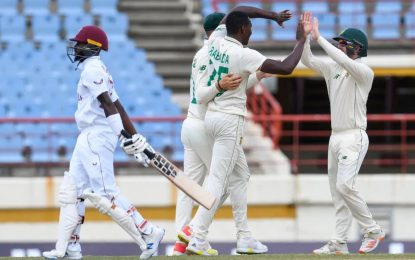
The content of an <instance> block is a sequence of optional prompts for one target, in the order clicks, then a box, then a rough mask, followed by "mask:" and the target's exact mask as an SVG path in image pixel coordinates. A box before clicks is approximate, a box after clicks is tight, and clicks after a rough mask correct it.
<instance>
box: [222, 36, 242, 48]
mask: <svg viewBox="0 0 415 260" xmlns="http://www.w3.org/2000/svg"><path fill="white" fill-rule="evenodd" d="M224 39H225V40H227V41H230V42H233V43H235V44H237V45H239V46H241V47H242V48H243V47H244V46H243V45H242V43H241V42H239V41H238V40H237V39H235V38H232V37H229V36H225V38H224Z"/></svg>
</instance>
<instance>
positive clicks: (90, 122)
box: [43, 26, 164, 259]
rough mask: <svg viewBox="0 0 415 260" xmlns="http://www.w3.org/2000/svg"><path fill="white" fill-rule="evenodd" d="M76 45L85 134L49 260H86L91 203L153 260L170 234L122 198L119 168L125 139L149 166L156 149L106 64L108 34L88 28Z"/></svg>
mask: <svg viewBox="0 0 415 260" xmlns="http://www.w3.org/2000/svg"><path fill="white" fill-rule="evenodd" d="M70 43H71V44H70V46H68V48H67V54H68V57H69V59H70V60H71V61H72V62H73V63H74V62H77V63H78V67H77V68H79V70H80V79H79V82H78V86H77V95H78V108H77V110H76V113H75V120H76V123H77V126H78V128H79V130H80V134H79V136H78V139H77V141H76V145H75V148H74V151H73V154H72V158H71V161H70V164H69V171H68V172H65V175H64V177H63V182H62V185H61V187H60V189H59V194H58V199H59V202H60V204H61V207H60V216H59V225H58V240H57V242H56V247H55V249H53V250H51V251H46V252H43V256H44V257H45V258H47V259H61V258H64V259H82V253H81V245H80V243H79V239H80V231H81V224H82V223H83V222H84V213H85V206H84V200H85V199H89V200H90V201H91V203H92V204H93V205H94V206H95V207H96V208H97V209H98V210H99V211H100V212H101V213H104V214H107V215H109V216H110V217H111V218H112V219H113V220H114V221H115V222H116V223H117V224H118V225H119V226H120V227H121V228H122V229H123V230H124V231H126V232H127V233H128V234H129V235H130V236H131V237H132V238H133V240H134V242H136V243H137V244H138V245H139V247H140V248H141V250H142V253H141V255H140V258H141V259H148V258H150V257H151V256H152V255H153V254H155V253H156V252H157V248H158V245H159V243H160V241H161V239H162V238H163V236H164V229H163V228H160V227H158V226H155V225H153V224H151V223H150V222H149V221H147V220H145V219H144V218H143V217H142V216H141V214H140V213H139V212H138V211H137V209H136V208H135V207H134V206H133V205H132V204H131V203H130V202H129V200H128V199H127V198H125V197H124V196H122V195H121V194H120V190H119V188H118V186H117V184H116V182H115V176H114V166H113V163H114V151H115V149H116V146H117V141H118V139H119V138H121V146H122V148H123V150H124V152H126V153H127V154H129V155H134V156H135V158H136V160H137V161H139V162H141V163H143V164H145V158H146V156H145V154H143V151H144V150H145V149H152V148H151V146H150V145H149V144H148V143H147V142H146V139H145V137H143V136H142V135H140V134H137V132H136V130H135V128H134V126H133V124H132V123H131V121H130V119H129V117H128V115H127V113H126V112H125V110H124V108H123V106H122V104H121V102H120V100H119V98H118V95H117V92H116V90H115V87H114V81H113V79H112V76H111V74H110V73H109V72H108V69H107V68H106V66H105V65H104V63H103V62H102V61H101V59H100V56H99V54H100V52H101V50H103V51H108V38H107V35H106V34H105V32H104V31H103V30H102V29H100V28H99V27H97V26H85V27H83V28H82V29H81V30H80V31H79V33H78V34H77V35H76V36H75V37H74V38H72V39H71V40H70ZM123 129H125V130H126V131H127V132H129V133H130V134H131V135H132V138H131V139H125V138H123V137H122V136H121V135H120V134H121V131H122V130H123ZM127 143H128V145H127ZM147 159H148V158H147ZM109 235H110V234H109Z"/></svg>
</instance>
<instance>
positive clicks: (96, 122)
mask: <svg viewBox="0 0 415 260" xmlns="http://www.w3.org/2000/svg"><path fill="white" fill-rule="evenodd" d="M79 69H80V71H81V78H80V79H79V81H78V89H77V94H78V107H77V110H76V112H75V120H76V124H77V125H78V128H79V130H81V131H82V130H83V129H85V128H87V127H90V126H108V128H110V126H109V124H108V120H107V118H106V116H105V113H104V109H103V108H102V107H101V103H100V102H99V101H98V99H97V97H98V96H99V95H100V94H102V93H104V92H106V91H108V94H109V96H110V98H111V100H112V102H115V101H116V100H117V99H118V95H117V92H116V91H115V89H114V82H113V80H112V77H111V75H110V74H109V72H108V69H107V67H105V65H104V63H103V62H102V61H101V59H100V57H99V56H93V57H90V58H88V59H86V60H85V61H84V62H82V63H81V64H80V66H79Z"/></svg>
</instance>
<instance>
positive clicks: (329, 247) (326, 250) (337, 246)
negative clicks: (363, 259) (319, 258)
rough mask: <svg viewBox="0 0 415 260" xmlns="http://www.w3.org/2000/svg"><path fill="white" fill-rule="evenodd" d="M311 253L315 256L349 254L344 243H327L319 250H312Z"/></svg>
mask: <svg viewBox="0 0 415 260" xmlns="http://www.w3.org/2000/svg"><path fill="white" fill-rule="evenodd" d="M313 253H314V254H317V255H345V254H348V253H349V249H348V248H347V244H346V243H337V242H336V241H329V242H328V243H327V244H325V245H324V246H322V247H321V248H319V249H316V250H314V251H313Z"/></svg>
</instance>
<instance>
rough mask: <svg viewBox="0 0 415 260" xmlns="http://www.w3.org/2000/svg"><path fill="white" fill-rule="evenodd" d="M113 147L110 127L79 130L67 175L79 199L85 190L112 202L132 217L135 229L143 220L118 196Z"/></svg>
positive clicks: (113, 139)
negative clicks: (90, 190) (71, 179)
mask: <svg viewBox="0 0 415 260" xmlns="http://www.w3.org/2000/svg"><path fill="white" fill-rule="evenodd" d="M116 146H117V137H116V136H115V135H114V133H113V132H112V130H111V128H109V127H105V126H94V127H90V128H87V129H84V130H82V132H81V133H80V134H79V136H78V139H77V141H76V145H75V149H74V151H73V154H72V158H71V161H70V164H69V174H71V175H72V176H73V178H74V180H75V183H76V188H77V193H78V197H81V196H82V194H83V192H84V191H85V190H86V189H92V190H93V191H94V192H95V193H98V194H100V195H101V196H103V197H106V198H107V199H109V200H110V201H114V203H115V204H116V205H118V206H119V207H121V208H122V209H124V210H125V211H126V212H127V213H128V214H129V215H131V217H132V218H133V219H134V222H135V224H136V225H137V226H140V225H141V224H142V223H144V219H143V217H142V216H141V214H140V213H139V212H138V211H136V209H135V207H134V206H133V205H132V204H131V203H130V202H129V201H128V199H127V198H125V197H123V196H122V195H120V190H119V188H118V186H117V184H116V181H115V176H114V152H115V149H116ZM80 213H81V212H80Z"/></svg>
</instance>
